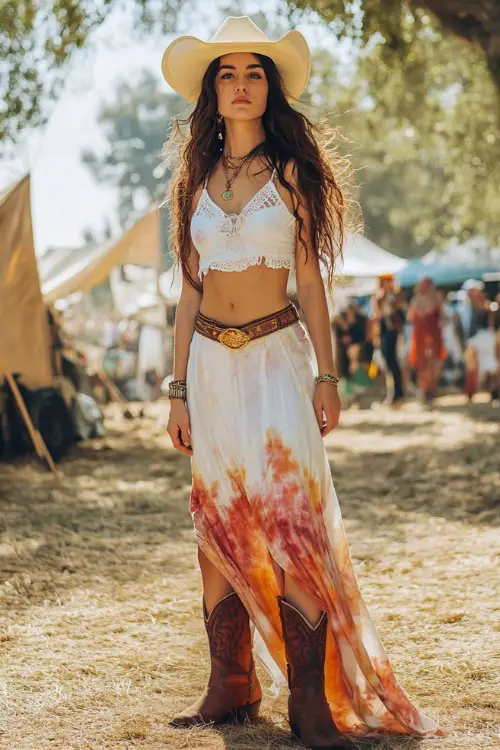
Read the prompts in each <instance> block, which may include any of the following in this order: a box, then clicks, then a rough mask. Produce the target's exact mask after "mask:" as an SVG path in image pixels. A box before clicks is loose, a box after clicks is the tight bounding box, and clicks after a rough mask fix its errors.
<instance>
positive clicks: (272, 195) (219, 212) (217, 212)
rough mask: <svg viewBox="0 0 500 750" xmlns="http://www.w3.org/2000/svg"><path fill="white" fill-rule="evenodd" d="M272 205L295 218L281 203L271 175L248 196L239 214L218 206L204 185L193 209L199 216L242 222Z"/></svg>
mask: <svg viewBox="0 0 500 750" xmlns="http://www.w3.org/2000/svg"><path fill="white" fill-rule="evenodd" d="M273 206H282V207H283V208H284V209H285V211H286V212H287V214H288V215H289V216H290V219H295V216H294V215H293V214H291V213H290V211H289V210H288V208H287V207H286V206H285V204H284V203H283V199H282V197H281V195H280V194H279V193H278V190H277V188H276V185H275V183H274V179H273V177H271V179H270V180H268V182H266V183H265V184H264V185H263V186H262V187H261V188H260V190H258V191H257V192H256V193H255V195H254V196H253V197H252V198H250V200H249V201H248V203H246V204H245V206H243V208H242V209H241V211H240V213H239V214H235V213H229V214H227V213H226V212H225V211H224V210H223V209H222V208H221V207H220V206H218V205H217V203H215V201H213V200H212V198H211V197H210V195H209V193H208V190H207V188H206V187H204V190H203V193H202V195H201V196H200V200H199V201H198V206H197V208H196V211H195V215H197V214H199V215H200V216H221V217H222V218H223V219H229V220H230V221H231V222H238V221H239V222H240V223H242V221H243V217H244V216H251V215H252V214H255V213H257V211H260V209H261V208H271V207H273Z"/></svg>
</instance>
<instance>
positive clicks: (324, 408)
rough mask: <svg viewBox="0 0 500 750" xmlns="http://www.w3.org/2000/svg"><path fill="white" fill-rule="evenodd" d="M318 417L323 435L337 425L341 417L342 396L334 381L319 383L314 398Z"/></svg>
mask: <svg viewBox="0 0 500 750" xmlns="http://www.w3.org/2000/svg"><path fill="white" fill-rule="evenodd" d="M313 406H314V411H315V413H316V419H317V420H318V425H319V428H320V430H321V435H322V437H325V436H326V435H328V433H329V432H331V431H332V430H333V429H335V427H337V425H338V423H339V419H340V408H341V404H340V396H339V394H338V390H337V386H336V385H334V384H333V383H325V382H323V383H317V384H316V390H315V392H314V399H313Z"/></svg>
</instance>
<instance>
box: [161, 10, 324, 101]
mask: <svg viewBox="0 0 500 750" xmlns="http://www.w3.org/2000/svg"><path fill="white" fill-rule="evenodd" d="M231 52H253V53H254V54H255V53H260V54H262V55H267V56H268V57H270V58H271V59H272V60H273V61H274V63H275V65H276V67H277V68H278V71H279V73H280V75H281V78H282V81H283V85H284V88H285V91H286V93H287V94H288V95H289V96H291V97H296V98H298V97H299V96H300V95H301V94H302V92H303V91H304V89H305V87H306V86H307V82H308V81H309V76H310V74H311V53H310V50H309V46H308V44H307V42H306V40H305V38H304V36H303V35H302V34H301V33H300V31H297V30H295V29H294V30H292V31H288V32H287V33H286V34H285V35H284V36H282V37H281V39H278V40H277V41H276V42H273V41H271V40H270V39H269V38H268V37H267V36H266V34H265V33H264V32H263V31H262V30H261V29H259V27H258V26H257V25H256V24H254V22H253V21H252V20H251V19H250V18H249V17H248V16H237V17H235V16H229V18H226V20H225V21H224V23H223V24H222V25H221V26H220V28H219V29H218V30H217V31H216V32H215V34H214V35H213V37H212V39H210V40H209V41H208V42H204V41H203V40H202V39H198V38H197V37H195V36H180V37H178V38H177V39H174V41H173V42H171V44H169V45H168V47H167V49H166V50H165V52H164V54H163V58H162V63H161V69H162V72H163V75H164V77H165V80H166V81H167V83H168V84H170V86H171V87H172V88H173V89H174V91H177V93H178V94H180V95H181V96H183V97H184V98H185V99H188V100H189V101H191V102H195V101H196V100H197V99H198V96H199V95H200V91H201V82H202V79H203V76H204V74H205V71H206V69H207V68H208V66H209V65H210V63H211V62H212V61H213V60H215V58H216V57H220V56H221V55H228V54H230V53H231Z"/></svg>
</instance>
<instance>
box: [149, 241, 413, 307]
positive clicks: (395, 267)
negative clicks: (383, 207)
mask: <svg viewBox="0 0 500 750" xmlns="http://www.w3.org/2000/svg"><path fill="white" fill-rule="evenodd" d="M343 255H344V261H343V263H340V264H339V266H338V268H337V275H338V276H340V277H343V278H345V280H346V282H350V283H349V286H350V287H351V290H350V291H352V290H353V289H354V288H357V289H358V293H362V291H359V290H360V289H361V287H362V288H363V290H364V289H365V287H367V284H368V285H369V284H370V282H371V281H372V280H374V279H376V277H377V276H379V275H380V274H383V273H397V272H398V271H401V270H402V269H404V268H405V266H406V264H407V263H408V261H407V260H405V259H404V258H398V256H397V255H393V254H392V253H389V252H388V251H387V250H383V249H382V248H381V247H378V245H376V244H375V243H374V242H372V241H371V240H369V239H368V238H367V237H363V236H362V235H359V234H348V235H347V237H346V241H345V243H344V249H343ZM353 281H355V283H354V284H353V283H352V282H353ZM181 286H182V275H181V272H180V269H178V268H177V267H176V266H175V267H172V268H170V269H169V270H168V271H166V272H165V273H164V274H162V276H161V278H160V292H161V294H162V296H163V298H164V299H165V300H166V302H167V304H171V305H174V304H176V303H177V301H178V299H179V297H180V294H181ZM373 286H374V284H373ZM295 288H296V286H295V275H294V274H290V279H289V283H288V292H289V293H290V294H293V293H294V292H295ZM371 291H373V289H372V288H371V287H370V292H371Z"/></svg>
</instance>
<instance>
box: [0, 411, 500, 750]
mask: <svg viewBox="0 0 500 750" xmlns="http://www.w3.org/2000/svg"><path fill="white" fill-rule="evenodd" d="M166 409H167V406H166V405H159V404H158V405H155V406H154V407H153V406H147V407H146V413H147V416H146V417H145V418H144V419H136V420H134V421H132V422H131V421H127V420H124V419H123V418H121V416H120V414H119V412H117V411H113V410H111V411H110V412H109V416H108V428H109V432H108V435H107V437H106V438H105V439H103V440H101V441H95V442H89V443H86V444H85V445H81V446H80V447H78V448H77V449H76V450H75V451H74V453H73V454H72V456H71V458H69V459H66V460H65V461H64V462H63V464H62V465H61V469H62V472H63V475H64V476H63V483H62V485H61V486H57V485H56V484H55V483H54V481H53V480H52V478H51V477H50V475H48V474H47V473H45V472H44V471H43V470H41V469H40V468H39V467H38V466H36V465H35V464H34V463H30V462H25V463H21V464H17V465H13V466H6V465H0V747H1V748H6V750H39V749H41V748H60V749H62V750H71V749H73V748H79V749H80V748H91V749H92V750H101V749H102V750H107V749H108V748H109V749H113V750H115V749H118V748H134V747H140V748H148V749H150V748H151V749H152V748H169V749H170V750H181V748H190V749H195V750H198V748H200V749H203V750H222V749H224V748H225V749H226V750H264V749H265V748H290V747H295V748H300V747H301V744H300V742H299V741H297V740H293V739H292V738H291V736H290V734H289V732H288V730H287V724H286V703H285V698H286V696H285V695H282V696H280V697H279V698H278V700H276V701H274V700H272V699H271V698H270V697H269V696H267V697H266V699H265V702H264V706H263V712H262V719H261V720H260V721H259V722H258V723H256V724H255V725H253V726H252V727H248V728H243V729H236V728H233V727H228V728H224V729H221V730H220V729H217V730H213V729H212V730H210V729H203V730H195V731H190V732H181V731H176V730H174V729H171V728H169V727H168V724H167V722H168V718H169V717H170V716H171V715H172V714H173V712H175V711H176V710H177V709H179V708H180V707H181V706H184V705H185V704H186V703H188V702H190V700H191V699H192V697H193V696H195V695H197V694H198V692H199V691H200V690H201V689H202V687H203V686H204V683H205V680H206V675H207V666H208V664H207V649H206V642H205V635H204V632H203V628H202V619H201V604H200V579H199V574H198V570H197V563H196V554H195V545H194V541H193V536H192V531H191V521H190V517H189V514H188V511H187V503H188V493H189V461H188V460H187V459H186V458H185V457H182V456H179V455H177V454H175V453H174V452H173V451H172V450H171V449H170V448H169V445H168V441H167V439H166V438H165V434H164V430H163V423H164V420H165V416H166V414H165V412H166ZM135 411H136V412H137V411H138V409H137V408H136V409H135ZM499 433H500V422H499V421H498V412H494V411H490V410H489V408H488V407H487V406H478V407H477V408H475V409H472V410H471V411H470V410H464V409H462V408H461V407H460V406H459V405H458V404H457V403H456V402H454V401H453V399H451V400H448V401H446V400H444V401H442V402H441V403H440V404H439V408H438V409H437V410H436V411H434V412H424V411H421V410H419V409H418V407H417V406H412V405H409V406H407V407H405V409H404V410H402V411H400V412H397V413H392V412H389V411H385V410H382V411H380V412H363V411H359V412H356V411H349V412H345V413H344V414H343V418H342V424H341V427H340V428H339V429H338V430H337V431H336V432H335V433H334V434H333V435H332V436H331V437H330V438H329V439H328V442H327V448H328V452H329V457H330V459H331V465H332V471H333V474H334V477H335V481H336V485H337V489H338V492H339V496H340V500H341V505H342V509H343V514H344V520H345V524H346V529H347V533H348V538H349V540H350V546H351V552H352V556H353V560H354V564H355V568H356V572H357V575H358V578H359V581H360V585H361V589H362V592H363V596H364V599H365V601H366V602H367V604H368V606H369V609H370V611H371V614H372V617H373V619H374V621H375V623H376V625H377V627H378V629H379V632H380V634H381V636H382V639H383V641H384V643H385V645H386V648H387V650H388V652H389V655H390V657H391V660H392V663H393V666H394V669H395V671H396V674H397V676H398V678H399V680H400V681H401V682H402V684H403V686H404V688H405V689H406V691H407V692H408V693H409V694H410V695H411V697H412V698H413V699H414V701H415V702H416V703H417V704H418V705H419V706H420V707H421V708H422V709H423V710H425V712H426V713H428V714H429V715H432V716H435V717H437V718H438V719H439V721H440V722H441V723H442V725H443V726H444V727H445V728H446V729H447V730H448V732H449V734H448V736H447V737H446V738H445V739H442V740H439V741H434V742H430V741H429V742H428V741H426V742H424V743H423V747H432V746H433V745H434V746H435V747H436V748H443V750H444V749H446V750H451V749H454V750H455V749H456V750H458V749H459V748H460V750H465V749H466V750H469V749H470V750H478V749H483V748H484V749H485V750H486V748H487V749H488V750H489V749H490V748H495V747H500V735H499V725H500V721H499V718H500V716H499V715H500V711H499V709H500V684H499V675H500V669H499V667H500V664H499V655H498V643H499V642H500V598H499V593H500V580H499V578H500V576H499V570H500V541H499V536H500V534H499V526H500V524H499V521H500V507H499V503H500V475H499V458H498V456H499V450H498V446H499ZM260 674H261V677H262V679H263V681H264V683H265V684H266V685H268V684H269V682H268V680H267V677H266V674H265V673H263V672H262V670H260ZM420 746H422V745H420V744H419V743H416V742H415V741H412V740H406V741H404V740H398V739H392V740H391V741H389V742H382V743H379V744H378V745H377V747H378V748H380V750H381V749H382V748H386V749H388V748H393V749H394V750H396V749H398V750H403V749H404V750H409V749H410V748H415V747H420ZM359 747H364V748H370V747H374V745H373V744H371V743H370V744H360V745H359Z"/></svg>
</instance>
